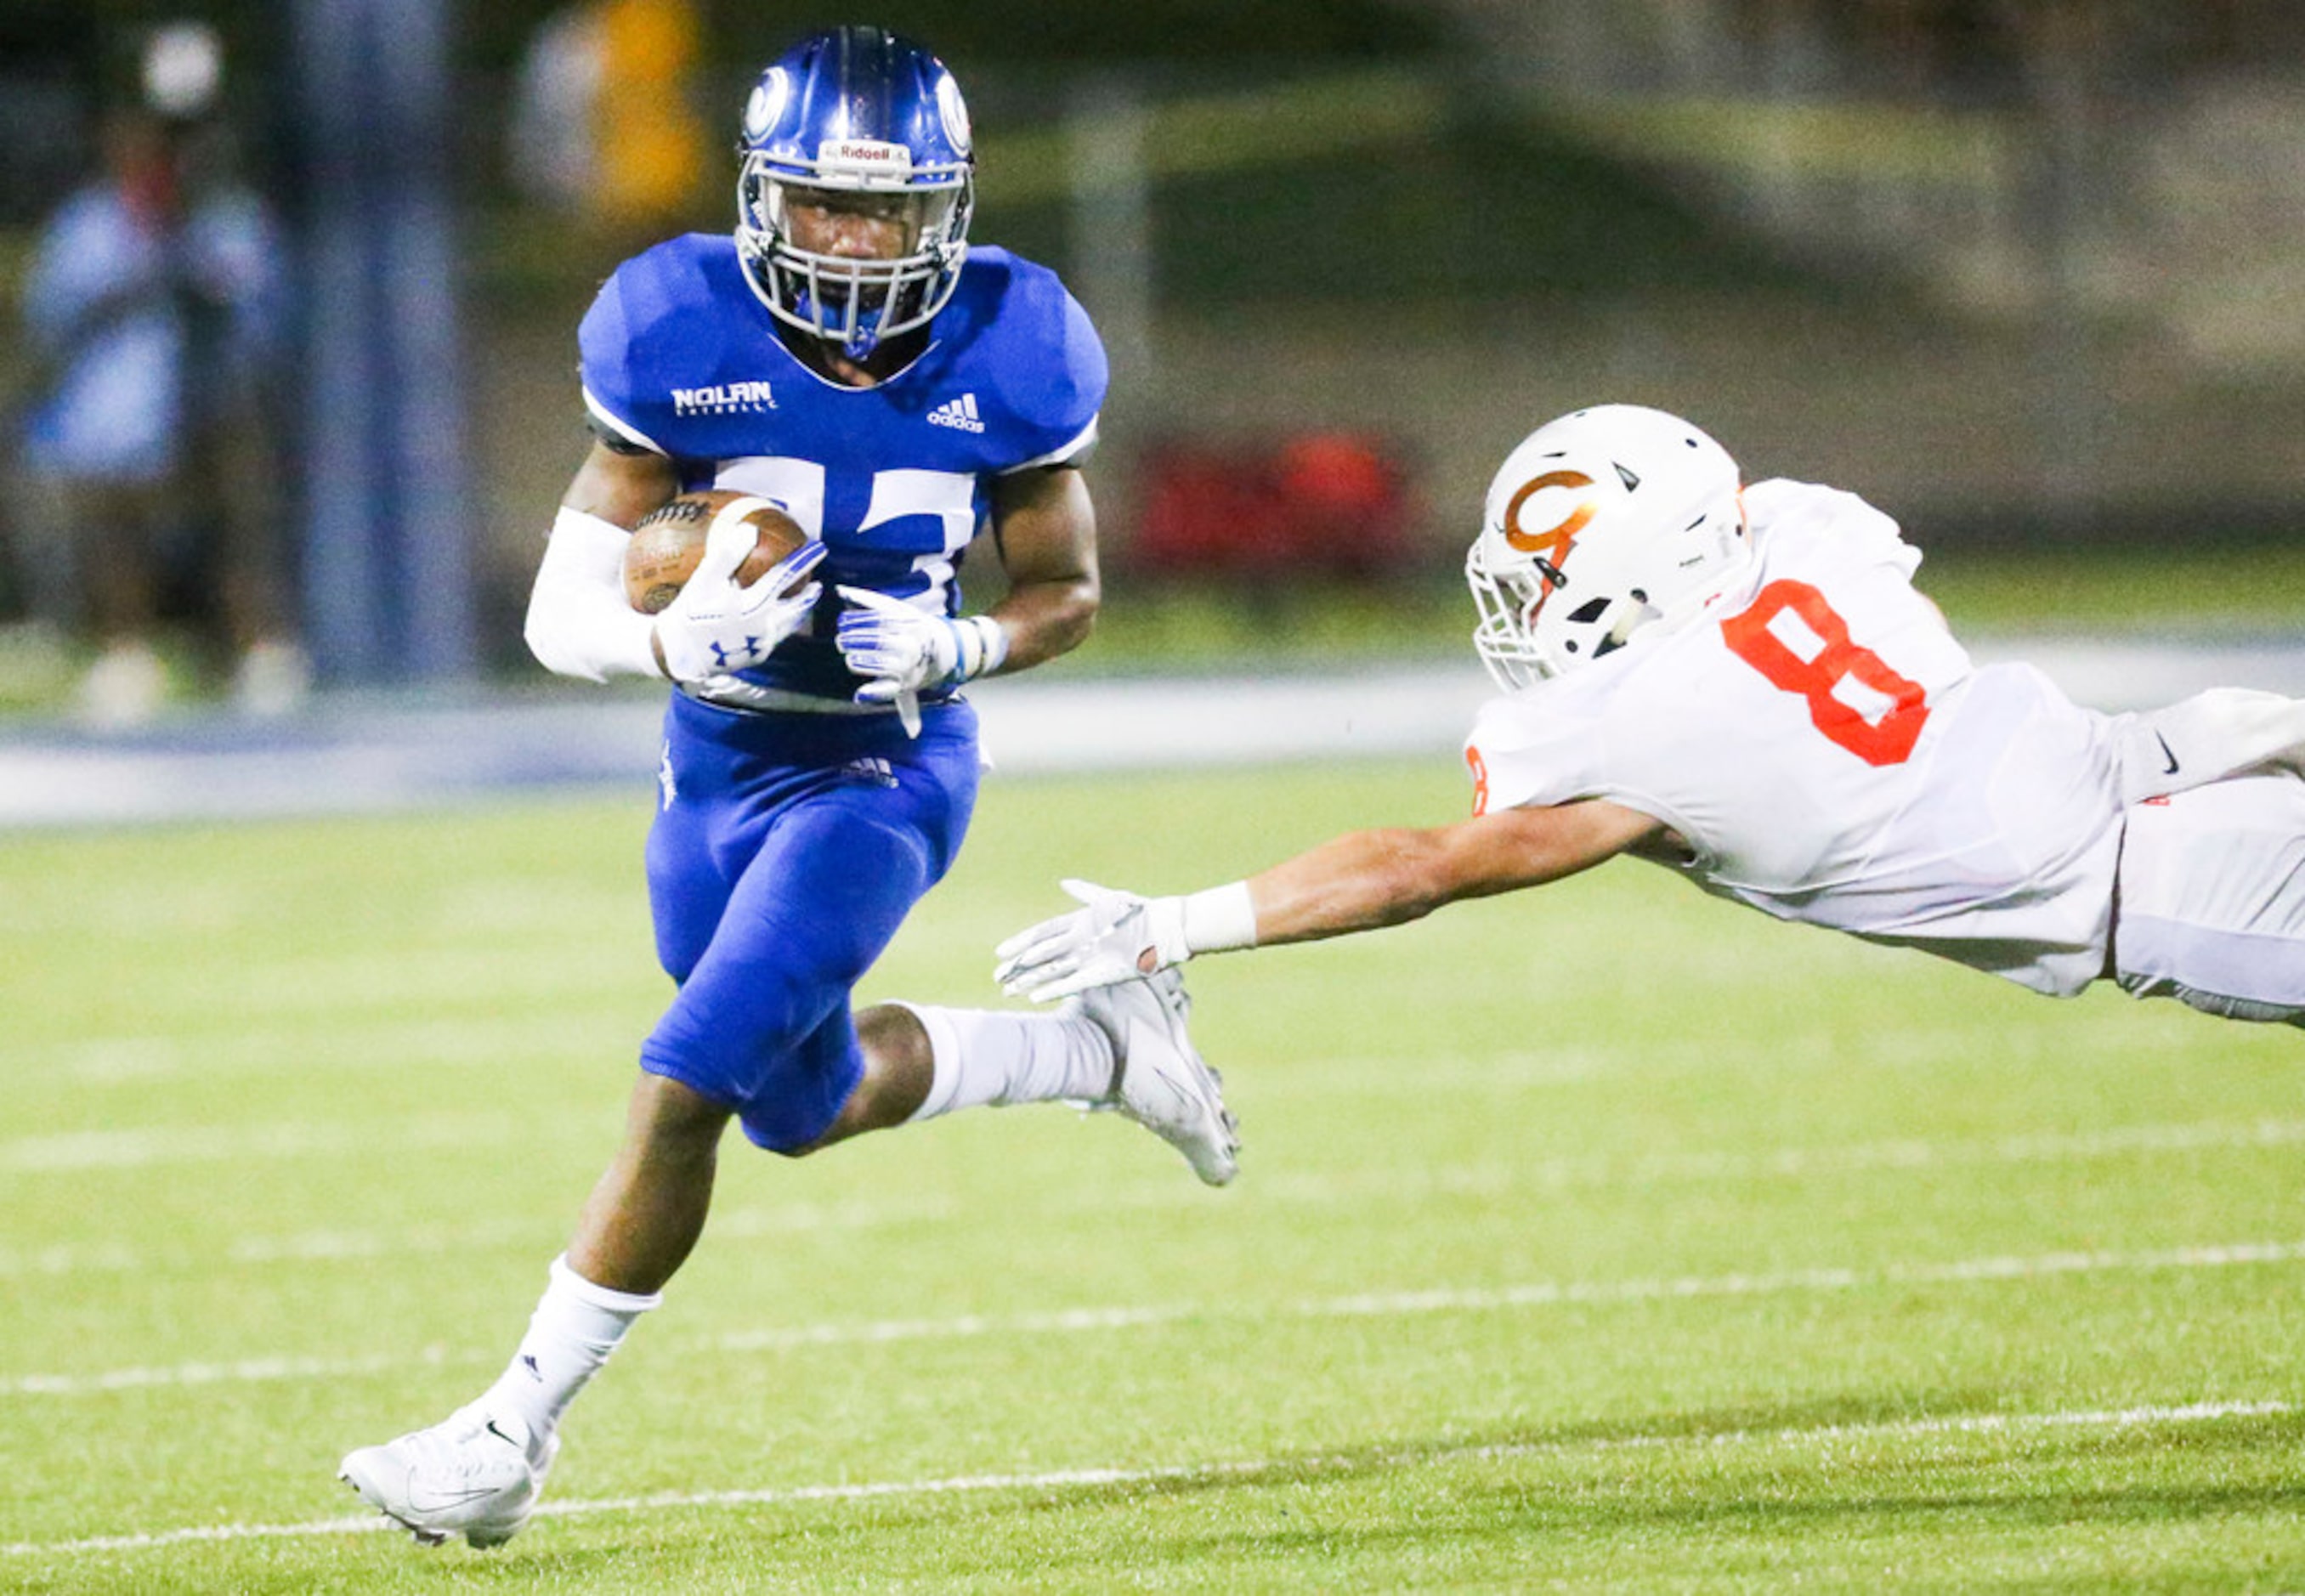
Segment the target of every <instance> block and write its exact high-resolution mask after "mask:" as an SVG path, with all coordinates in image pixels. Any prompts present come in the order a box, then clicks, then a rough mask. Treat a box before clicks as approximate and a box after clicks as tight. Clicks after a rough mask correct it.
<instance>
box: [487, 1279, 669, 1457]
mask: <svg viewBox="0 0 2305 1596" xmlns="http://www.w3.org/2000/svg"><path fill="white" fill-rule="evenodd" d="M663 1300H664V1298H663V1296H662V1295H661V1294H657V1293H651V1295H647V1296H638V1295H634V1294H633V1293H631V1292H625V1291H611V1290H609V1289H608V1287H607V1286H595V1285H593V1284H592V1283H591V1281H590V1280H587V1279H586V1278H584V1277H583V1276H582V1275H580V1274H578V1273H577V1272H576V1271H575V1270H574V1269H570V1268H569V1267H568V1260H567V1258H566V1256H563V1257H559V1258H556V1259H554V1260H553V1261H552V1278H551V1281H550V1283H549V1284H548V1285H547V1286H545V1288H544V1295H543V1296H542V1297H540V1299H538V1302H537V1304H536V1312H534V1313H533V1314H532V1315H530V1317H529V1320H528V1334H527V1335H525V1336H523V1337H521V1342H520V1350H519V1351H518V1352H517V1353H515V1354H513V1360H512V1362H511V1363H509V1364H508V1365H506V1369H505V1371H504V1372H503V1373H502V1374H500V1375H498V1377H497V1383H496V1384H495V1385H493V1386H490V1387H489V1390H488V1395H487V1396H483V1397H481V1401H482V1402H483V1403H486V1404H489V1405H491V1406H494V1405H504V1406H507V1407H510V1408H511V1409H512V1410H513V1411H514V1412H515V1413H518V1414H519V1415H520V1416H521V1417H522V1418H523V1420H525V1421H526V1422H527V1424H528V1433H529V1438H530V1439H529V1460H530V1461H531V1462H540V1461H541V1460H542V1458H543V1456H544V1453H545V1449H546V1447H547V1445H548V1444H549V1441H550V1439H551V1437H552V1432H553V1431H554V1430H557V1429H558V1428H559V1427H560V1415H561V1414H563V1413H566V1412H567V1411H568V1405H569V1404H570V1403H572V1402H574V1401H575V1400H576V1393H577V1392H579V1391H581V1390H583V1388H584V1386H585V1383H586V1382H587V1381H589V1380H591V1378H592V1377H593V1376H594V1375H595V1374H598V1373H599V1372H600V1365H601V1364H603V1363H607V1362H608V1354H610V1353H612V1352H614V1351H616V1350H617V1343H618V1342H620V1341H622V1340H623V1339H624V1338H625V1331H626V1330H629V1329H632V1328H633V1325H634V1321H635V1320H638V1319H639V1318H640V1316H641V1315H642V1314H643V1313H645V1312H648V1311H649V1310H650V1309H651V1308H653V1307H655V1306H656V1305H657V1304H658V1303H661V1302H662V1301H663Z"/></svg>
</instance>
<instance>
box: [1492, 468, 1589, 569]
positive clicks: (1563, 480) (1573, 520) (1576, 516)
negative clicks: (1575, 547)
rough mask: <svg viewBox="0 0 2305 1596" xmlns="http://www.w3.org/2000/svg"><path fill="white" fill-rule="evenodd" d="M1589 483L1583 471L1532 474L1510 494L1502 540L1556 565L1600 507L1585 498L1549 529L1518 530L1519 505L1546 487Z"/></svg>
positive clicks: (1568, 486) (1565, 555)
mask: <svg viewBox="0 0 2305 1596" xmlns="http://www.w3.org/2000/svg"><path fill="white" fill-rule="evenodd" d="M1592 486H1593V479H1592V478H1590V477H1588V476H1586V474H1585V473H1584V472H1583V471H1547V472H1545V473H1544V475H1543V476H1541V477H1533V478H1531V479H1530V480H1528V481H1527V482H1524V483H1522V484H1521V489H1520V491H1519V492H1518V493H1516V494H1514V495H1513V496H1512V503H1510V504H1509V505H1506V506H1505V525H1504V532H1505V541H1506V542H1507V543H1509V544H1510V545H1511V546H1512V547H1513V548H1517V549H1518V550H1520V552H1521V553H1523V554H1533V555H1535V556H1538V557H1540V558H1542V559H1544V561H1546V562H1547V563H1548V564H1550V565H1555V566H1557V565H1560V564H1561V562H1562V561H1563V560H1565V559H1567V558H1568V557H1569V545H1571V544H1573V543H1575V542H1576V541H1577V534H1578V533H1579V532H1581V531H1584V530H1585V527H1586V522H1590V521H1591V520H1592V519H1593V516H1594V514H1595V512H1596V511H1597V510H1598V509H1599V506H1598V505H1595V504H1594V502H1593V501H1592V500H1591V499H1586V500H1585V501H1584V502H1583V503H1582V504H1580V505H1578V506H1577V508H1576V509H1574V510H1572V511H1570V512H1569V516H1568V519H1566V520H1565V521H1563V522H1561V524H1560V525H1559V526H1556V527H1554V528H1552V530H1551V531H1543V532H1531V531H1523V530H1522V529H1521V524H1520V507H1521V506H1522V505H1525V504H1527V503H1528V501H1529V499H1530V497H1532V496H1533V495H1535V494H1539V493H1542V492H1544V490H1545V489H1546V488H1590V487H1592Z"/></svg>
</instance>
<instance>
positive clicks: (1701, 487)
mask: <svg viewBox="0 0 2305 1596" xmlns="http://www.w3.org/2000/svg"><path fill="white" fill-rule="evenodd" d="M1739 487H1740V483H1739V478H1738V474H1737V463H1736V462H1735V461H1734V460H1731V458H1730V457H1729V452H1728V451H1727V450H1725V449H1723V448H1722V446H1720V445H1719V444H1717V443H1715V442H1714V441H1713V439H1712V438H1710V437H1707V436H1705V433H1704V432H1702V431H1700V430H1699V429H1697V428H1696V427H1693V426H1691V425H1690V424H1689V423H1688V422H1687V421H1684V420H1681V419H1680V417H1678V416H1671V415H1667V414H1666V413H1665V412H1663V411H1661V410H1650V409H1647V408H1646V407H1645V406H1642V405H1637V404H1596V405H1593V406H1591V407H1590V408H1588V409H1586V410H1579V411H1573V412H1570V413H1569V414H1568V415H1565V416H1562V417H1561V418H1560V419H1559V420H1553V421H1548V422H1547V423H1545V424H1544V426H1542V427H1540V428H1538V429H1536V430H1535V432H1532V433H1530V434H1529V435H1528V437H1526V438H1524V439H1522V440H1521V443H1520V445H1519V446H1518V447H1517V448H1515V449H1514V450H1513V452H1512V453H1511V454H1508V455H1507V456H1506V457H1505V463H1504V464H1503V465H1501V466H1500V467H1499V468H1498V470H1497V474H1496V476H1495V477H1494V478H1493V479H1492V480H1491V481H1490V483H1489V501H1488V510H1487V514H1485V515H1484V518H1483V521H1482V525H1481V535H1480V536H1479V537H1478V538H1477V539H1475V540H1474V542H1473V547H1472V550H1471V552H1470V553H1469V554H1467V556H1466V557H1465V580H1466V582H1467V583H1468V584H1469V585H1470V586H1471V588H1472V590H1473V602H1474V604H1475V605H1476V606H1477V607H1479V609H1480V613H1481V620H1480V624H1479V625H1477V626H1476V627H1475V628H1474V629H1473V647H1474V648H1475V649H1478V650H1479V651H1480V656H1481V663H1482V664H1484V665H1485V666H1488V668H1489V675H1491V676H1493V677H1494V678H1495V679H1496V682H1497V684H1498V685H1499V686H1501V687H1502V688H1504V689H1506V690H1507V691H1508V692H1510V691H1511V690H1512V689H1515V688H1519V687H1527V686H1530V685H1532V684H1533V683H1536V682H1539V681H1541V680H1543V679H1544V678H1545V677H1547V676H1557V675H1560V674H1561V672H1563V671H1568V670H1574V669H1576V668H1577V667H1578V666H1582V665H1590V664H1591V663H1592V662H1593V661H1594V660H1595V659H1598V658H1601V656H1603V654H1606V653H1609V652H1611V651H1612V649H1619V648H1621V647H1623V646H1624V644H1625V642H1626V641H1627V640H1629V638H1630V637H1631V636H1632V635H1633V634H1634V633H1635V632H1637V631H1639V630H1641V629H1642V628H1644V627H1648V626H1663V627H1666V628H1671V627H1673V626H1678V625H1680V624H1684V623H1686V622H1688V620H1690V619H1692V618H1694V617H1695V616H1697V615H1700V614H1702V613H1703V612H1704V610H1705V608H1706V607H1707V606H1709V605H1711V604H1712V603H1713V602H1714V600H1715V599H1720V598H1721V597H1722V595H1723V594H1725V593H1727V592H1728V591H1729V590H1731V589H1732V588H1734V587H1735V586H1736V585H1737V582H1738V579H1739V577H1740V576H1742V575H1743V574H1744V573H1745V572H1746V571H1747V569H1748V567H1749V566H1750V565H1751V564H1752V560H1753V545H1752V539H1751V538H1750V537H1749V536H1748V533H1747V531H1746V527H1745V506H1744V501H1743V499H1742V497H1740V495H1739Z"/></svg>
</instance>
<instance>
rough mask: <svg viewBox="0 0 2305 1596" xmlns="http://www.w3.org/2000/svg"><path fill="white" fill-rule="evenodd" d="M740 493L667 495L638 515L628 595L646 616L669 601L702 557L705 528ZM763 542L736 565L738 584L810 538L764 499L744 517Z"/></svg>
mask: <svg viewBox="0 0 2305 1596" xmlns="http://www.w3.org/2000/svg"><path fill="white" fill-rule="evenodd" d="M744 497H746V496H745V495H744V494H741V493H732V492H729V491H728V490H727V489H726V488H706V489H702V490H701V491H699V492H695V493H684V494H682V495H680V496H679V497H677V498H672V499H668V500H667V501H666V502H665V503H663V504H661V505H658V506H657V507H656V508H655V509H653V510H651V511H650V512H649V513H648V514H646V515H643V516H642V517H641V519H640V523H639V524H638V525H636V526H634V528H633V536H632V541H630V542H629V543H627V544H625V600H626V601H627V602H628V603H630V604H631V605H632V607H634V609H636V610H638V611H640V612H641V614H642V615H655V614H656V613H658V612H659V610H661V609H663V608H664V607H665V606H666V605H668V604H670V603H671V602H672V601H673V599H674V598H675V597H676V595H678V593H679V592H680V590H681V587H682V585H683V584H684V583H685V582H687V581H688V579H689V577H691V576H692V575H693V574H694V573H695V571H696V566H697V562H699V561H700V560H702V558H703V557H704V531H705V529H706V528H707V527H709V526H710V525H711V524H712V518H713V517H714V516H715V515H718V514H719V513H720V511H721V509H722V507H723V506H724V505H727V504H729V503H730V502H731V501H733V500H736V499H740V498H744ZM744 521H745V523H746V524H747V525H749V526H751V527H752V528H753V530H754V531H755V532H757V533H758V535H759V538H760V541H759V542H758V543H757V544H756V545H755V546H754V547H753V552H752V553H751V554H749V555H747V556H744V564H743V565H739V566H738V567H737V568H736V580H737V581H738V582H758V581H759V580H760V579H761V577H762V576H763V575H764V574H766V573H767V572H768V569H769V567H770V566H771V565H775V564H776V563H777V562H778V560H780V559H782V558H784V557H785V556H787V555H788V554H790V553H791V552H792V551H793V550H794V549H795V548H799V547H800V546H801V545H802V544H804V543H805V542H807V541H808V534H807V533H806V532H804V531H802V530H801V528H800V523H799V522H796V521H795V520H794V519H793V518H792V517H791V516H789V515H787V514H785V513H784V512H783V511H782V510H779V509H778V508H777V507H776V506H775V505H770V504H766V503H763V504H762V505H761V506H760V507H759V508H758V509H756V510H754V511H753V513H752V514H749V515H747V516H745V517H744Z"/></svg>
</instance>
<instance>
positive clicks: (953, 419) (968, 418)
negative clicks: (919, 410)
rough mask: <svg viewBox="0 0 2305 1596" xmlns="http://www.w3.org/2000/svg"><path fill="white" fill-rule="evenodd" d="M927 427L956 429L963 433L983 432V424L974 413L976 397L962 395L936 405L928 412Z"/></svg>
mask: <svg viewBox="0 0 2305 1596" xmlns="http://www.w3.org/2000/svg"><path fill="white" fill-rule="evenodd" d="M929 425H930V426H931V427H957V428H958V429H960V430H962V431H963V432H982V431H983V430H984V422H983V421H982V420H981V419H980V418H979V417H978V416H977V413H976V395H974V394H963V395H961V396H960V397H959V398H957V399H952V400H948V401H946V402H945V403H942V404H940V405H938V406H937V407H936V408H935V409H934V410H932V411H931V412H929Z"/></svg>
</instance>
